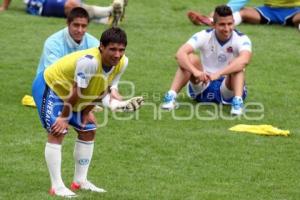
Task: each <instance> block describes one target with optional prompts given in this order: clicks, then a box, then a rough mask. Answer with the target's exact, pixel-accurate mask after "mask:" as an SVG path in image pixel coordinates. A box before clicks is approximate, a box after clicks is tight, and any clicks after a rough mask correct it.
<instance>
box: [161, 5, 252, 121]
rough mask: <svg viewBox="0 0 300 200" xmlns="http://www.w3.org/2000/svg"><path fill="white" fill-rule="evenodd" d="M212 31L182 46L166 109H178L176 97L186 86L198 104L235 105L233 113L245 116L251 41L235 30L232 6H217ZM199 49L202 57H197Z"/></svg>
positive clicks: (194, 37) (200, 34)
mask: <svg viewBox="0 0 300 200" xmlns="http://www.w3.org/2000/svg"><path fill="white" fill-rule="evenodd" d="M213 20H214V22H213V28H212V29H208V30H203V31H201V32H198V33H196V34H194V35H193V36H192V37H191V38H190V39H189V40H188V41H187V43H185V44H183V45H182V46H181V47H180V48H179V50H178V52H177V54H176V59H177V63H178V65H179V68H178V69H177V72H176V74H175V77H174V80H173V83H172V85H171V88H170V90H169V91H168V92H167V93H166V95H165V98H164V103H163V104H162V108H163V109H168V110H172V109H175V108H177V107H178V103H176V97H177V94H178V93H179V91H180V90H181V89H182V88H183V87H184V86H185V85H186V84H187V85H188V94H189V96H190V97H191V98H193V99H194V100H196V101H198V102H216V103H223V104H230V103H231V105H232V108H231V114H234V115H241V114H242V113H243V99H244V98H245V96H246V91H245V67H246V65H247V64H248V63H249V62H250V58H251V42H250V40H249V38H248V37H247V36H246V35H244V34H242V33H240V32H238V31H236V30H234V24H233V23H234V22H233V16H232V11H231V9H230V7H228V6H226V5H221V6H218V7H216V9H215V13H214V17H213ZM196 50H200V57H201V60H200V59H199V57H198V56H196V55H195V54H194V52H195V51H196Z"/></svg>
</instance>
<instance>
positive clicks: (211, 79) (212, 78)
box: [208, 73, 221, 81]
mask: <svg viewBox="0 0 300 200" xmlns="http://www.w3.org/2000/svg"><path fill="white" fill-rule="evenodd" d="M220 77H221V75H220V74H219V73H213V74H209V75H208V78H209V80H210V81H214V80H217V79H219V78H220Z"/></svg>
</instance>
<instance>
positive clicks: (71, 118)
mask: <svg viewBox="0 0 300 200" xmlns="http://www.w3.org/2000/svg"><path fill="white" fill-rule="evenodd" d="M126 46H127V36H126V33H125V32H124V31H123V30H121V29H120V28H114V27H113V28H110V29H107V30H106V31H104V32H103V33H102V35H101V38H100V46H99V47H95V48H90V49H87V50H83V51H77V52H74V53H72V54H68V55H67V56H64V57H62V58H61V59H59V60H58V61H56V62H55V63H53V64H52V65H51V66H50V67H48V68H46V69H45V71H42V72H40V73H39V74H38V75H37V76H36V78H35V80H34V82H33V89H32V94H33V97H34V100H35V102H36V105H37V108H38V113H39V116H40V120H41V122H42V125H43V127H44V128H45V129H46V130H47V132H48V135H47V137H48V141H47V143H46V146H45V159H46V163H47V167H48V170H49V174H50V179H51V188H50V191H49V192H50V194H51V195H57V196H63V197H75V196H76V194H75V193H74V192H72V191H71V190H70V189H68V188H67V187H66V186H65V184H64V182H63V180H62V177H61V160H62V153H61V149H62V141H63V139H64V136H65V135H66V134H67V132H68V127H69V125H71V126H73V127H74V129H75V130H76V132H77V133H78V137H77V140H76V142H75V147H74V159H75V171H74V178H73V182H72V184H71V189H72V190H74V191H75V190H78V189H83V190H91V191H93V192H105V190H104V189H101V188H99V187H97V186H95V185H94V184H93V183H91V182H90V181H89V180H88V179H87V174H88V169H89V165H90V162H91V159H92V155H93V149H94V138H95V134H96V128H97V127H96V120H95V116H94V114H93V112H91V110H92V108H93V107H94V105H95V103H96V102H97V101H98V100H99V99H101V98H102V97H103V96H104V95H105V94H106V93H107V92H108V91H109V89H110V88H109V87H110V86H111V85H112V84H113V82H114V81H117V79H119V78H120V75H121V74H122V73H123V72H124V69H125V68H126V66H127V64H128V58H127V57H126V56H125V48H126Z"/></svg>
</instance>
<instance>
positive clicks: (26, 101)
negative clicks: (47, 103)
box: [22, 95, 36, 107]
mask: <svg viewBox="0 0 300 200" xmlns="http://www.w3.org/2000/svg"><path fill="white" fill-rule="evenodd" d="M22 105H24V106H31V107H36V105H35V102H34V100H33V97H32V96H29V95H25V96H24V97H23V98H22Z"/></svg>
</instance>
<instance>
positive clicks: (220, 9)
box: [213, 5, 232, 23]
mask: <svg viewBox="0 0 300 200" xmlns="http://www.w3.org/2000/svg"><path fill="white" fill-rule="evenodd" d="M227 16H232V10H231V8H230V7H229V6H227V5H220V6H217V7H216V8H215V12H214V16H213V19H214V23H216V22H217V18H218V17H227Z"/></svg>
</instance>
